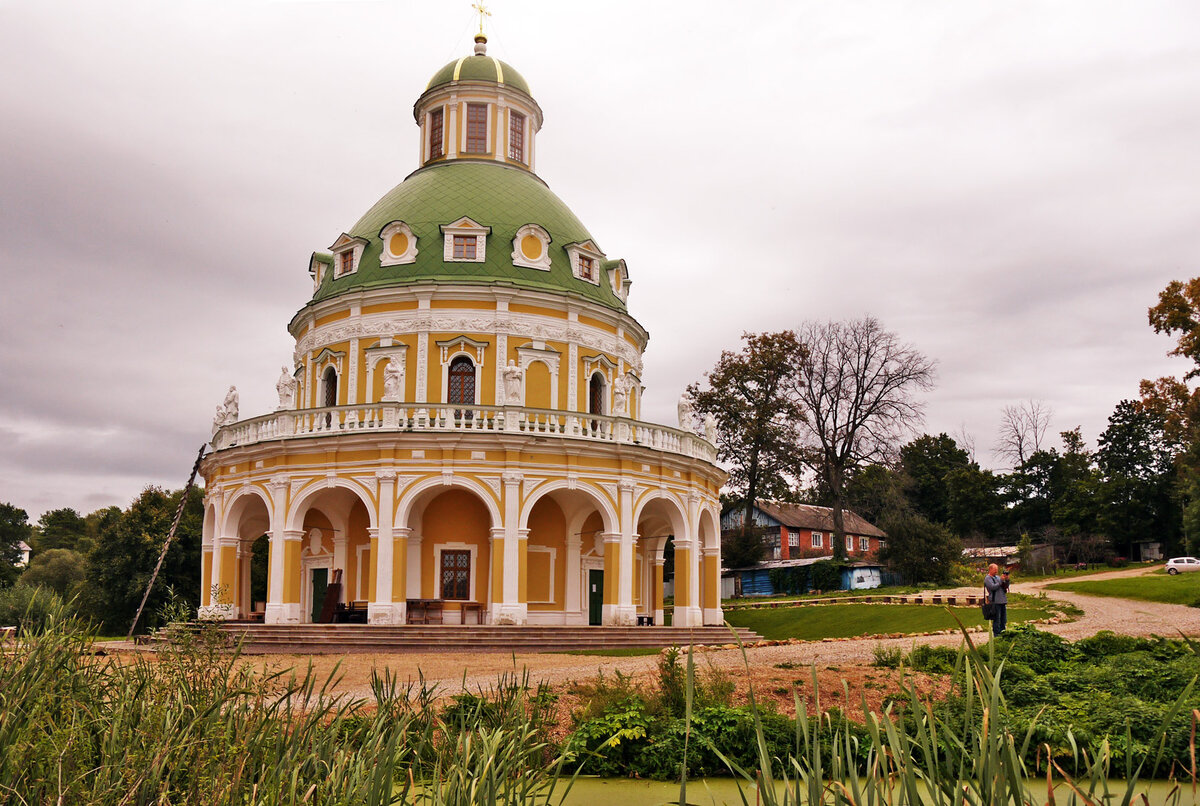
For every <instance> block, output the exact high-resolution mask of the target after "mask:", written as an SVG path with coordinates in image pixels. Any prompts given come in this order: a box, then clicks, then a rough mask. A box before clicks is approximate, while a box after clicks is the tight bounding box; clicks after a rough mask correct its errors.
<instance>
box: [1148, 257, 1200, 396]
mask: <svg viewBox="0 0 1200 806" xmlns="http://www.w3.org/2000/svg"><path fill="white" fill-rule="evenodd" d="M1147 315H1148V317H1149V319H1150V326H1151V327H1153V328H1154V332H1155V333H1166V334H1167V335H1168V336H1174V335H1175V334H1179V335H1178V338H1177V339H1176V342H1175V349H1174V350H1171V352H1170V353H1168V354H1169V355H1178V356H1183V357H1184V358H1190V359H1192V361H1193V362H1194V363H1195V364H1196V366H1194V367H1192V369H1191V370H1190V371H1189V372H1188V373H1187V374H1186V375H1184V376H1183V377H1184V380H1191V379H1192V378H1195V377H1196V376H1197V375H1200V277H1194V278H1192V279H1191V280H1188V281H1187V282H1186V283H1181V282H1179V281H1178V280H1173V281H1171V282H1170V283H1167V287H1166V288H1164V289H1163V290H1162V291H1161V292H1160V293H1159V295H1158V304H1157V305H1155V306H1154V307H1152V308H1151V309H1150V310H1149V311H1148V313H1147Z"/></svg>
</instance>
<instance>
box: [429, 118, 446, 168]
mask: <svg viewBox="0 0 1200 806" xmlns="http://www.w3.org/2000/svg"><path fill="white" fill-rule="evenodd" d="M444 119H445V113H444V112H443V111H442V108H441V107H440V106H439V107H438V108H437V109H435V110H433V111H432V112H430V113H429V159H431V160H436V159H438V158H440V157H442V156H443V155H444V154H445V149H444V147H443V145H442V137H443V135H442V132H443V131H444V130H445V127H444V126H443V121H444Z"/></svg>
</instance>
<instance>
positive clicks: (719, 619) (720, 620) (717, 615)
mask: <svg viewBox="0 0 1200 806" xmlns="http://www.w3.org/2000/svg"><path fill="white" fill-rule="evenodd" d="M700 557H701V560H700V573H702V574H703V573H704V558H706V557H716V558H717V578H716V580H715V581H714V583H713V584H716V586H717V606H716V607H703V612H704V623H705V624H712V625H716V626H721V625H722V624H724V623H725V611H724V610H723V609H722V608H721V549H720V547H719V546H718V547H711V548H703V549H700ZM706 584H708V583H706ZM700 604H701V606H703V604H704V603H703V602H701V603H700Z"/></svg>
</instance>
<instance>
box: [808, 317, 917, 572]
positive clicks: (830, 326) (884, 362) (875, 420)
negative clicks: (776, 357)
mask: <svg viewBox="0 0 1200 806" xmlns="http://www.w3.org/2000/svg"><path fill="white" fill-rule="evenodd" d="M797 335H798V337H799V339H800V342H801V343H802V344H803V345H804V346H805V348H806V353H805V355H804V359H803V361H802V362H801V367H800V372H799V374H798V375H797V377H796V380H795V385H794V387H793V394H794V395H795V399H796V402H797V403H798V404H799V406H800V408H801V410H802V411H803V412H804V413H805V415H806V416H805V418H804V419H803V420H800V421H799V422H798V423H797V429H798V431H799V436H800V443H801V445H802V449H801V451H800V456H799V459H800V462H801V463H802V464H803V465H804V466H805V467H807V468H808V469H810V470H812V471H813V472H814V473H816V474H817V475H818V476H819V477H820V478H821V480H822V481H823V482H824V484H825V486H826V488H827V489H828V491H829V496H830V499H831V502H830V503H831V504H832V509H833V540H834V542H833V548H834V555H835V556H836V557H839V558H842V557H845V528H844V525H843V522H842V508H843V501H844V495H845V485H846V482H847V481H848V480H849V477H850V475H851V474H853V473H854V472H855V470H857V469H858V468H860V467H863V466H866V465H869V464H874V463H877V462H882V461H886V460H888V459H890V458H892V457H893V456H894V454H895V453H896V451H897V450H898V449H899V446H900V445H901V443H902V442H903V441H904V437H906V436H907V435H909V434H910V433H912V431H913V427H914V426H915V425H917V424H918V423H920V422H921V419H922V404H921V403H920V402H918V401H917V400H916V399H915V397H914V396H913V395H914V392H915V391H916V390H918V389H921V390H926V389H931V388H932V387H933V377H934V362H933V361H931V360H930V359H928V358H926V357H925V356H924V355H923V354H922V353H921V352H920V351H918V350H917V349H916V348H915V347H913V346H911V345H908V344H903V343H901V341H900V339H899V337H898V336H897V335H896V334H895V333H892V332H890V331H887V330H884V329H883V326H882V325H881V324H880V323H879V321H878V320H877V319H875V318H873V317H870V316H868V317H865V318H863V319H856V320H852V321H849V322H825V323H821V322H806V323H805V324H804V325H802V326H801V328H800V330H799V332H798V334H797Z"/></svg>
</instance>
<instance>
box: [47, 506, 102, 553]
mask: <svg viewBox="0 0 1200 806" xmlns="http://www.w3.org/2000/svg"><path fill="white" fill-rule="evenodd" d="M33 547H34V549H35V550H36V551H39V552H40V551H48V550H50V549H71V550H72V551H77V552H79V553H80V554H87V553H88V551H89V550H91V547H92V541H91V539H90V538H89V537H88V533H87V521H85V520H84V519H83V518H82V517H81V516H80V514H79V513H78V512H76V511H75V510H73V509H70V508H65V509H52V510H50V511H48V512H43V513H42V517H40V518H38V522H37V526H35V527H34V535H33Z"/></svg>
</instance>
